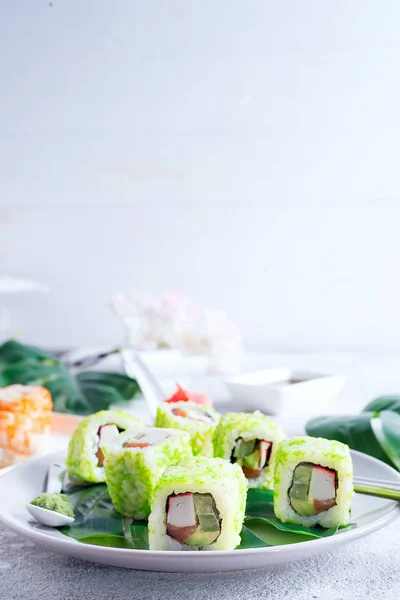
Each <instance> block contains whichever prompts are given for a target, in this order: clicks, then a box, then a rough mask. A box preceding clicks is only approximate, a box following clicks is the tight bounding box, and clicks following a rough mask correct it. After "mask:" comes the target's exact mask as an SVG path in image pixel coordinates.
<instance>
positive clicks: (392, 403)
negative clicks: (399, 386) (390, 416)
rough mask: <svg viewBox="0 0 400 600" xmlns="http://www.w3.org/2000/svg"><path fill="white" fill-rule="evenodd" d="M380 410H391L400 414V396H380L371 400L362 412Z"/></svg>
mask: <svg viewBox="0 0 400 600" xmlns="http://www.w3.org/2000/svg"><path fill="white" fill-rule="evenodd" d="M382 410H393V411H394V412H397V413H399V414H400V396H396V395H395V396H380V397H379V398H375V400H372V401H371V402H370V403H369V404H367V406H366V407H365V408H364V409H363V412H374V413H375V412H381V411H382Z"/></svg>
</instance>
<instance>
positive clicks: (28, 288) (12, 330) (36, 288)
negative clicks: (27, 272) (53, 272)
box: [0, 274, 49, 344]
mask: <svg viewBox="0 0 400 600" xmlns="http://www.w3.org/2000/svg"><path fill="white" fill-rule="evenodd" d="M48 291H49V286H48V285H47V284H45V283H42V282H39V281H33V280H31V279H23V278H21V277H12V276H11V275H1V274H0V344H1V343H3V342H5V341H6V340H8V339H9V338H11V337H13V336H14V335H18V324H17V323H13V320H12V313H11V309H10V308H9V307H10V306H11V304H12V302H11V301H10V300H9V301H8V306H7V307H6V306H2V305H1V303H2V298H3V295H5V294H21V293H24V292H48Z"/></svg>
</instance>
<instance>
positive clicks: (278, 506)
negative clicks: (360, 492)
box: [274, 437, 353, 528]
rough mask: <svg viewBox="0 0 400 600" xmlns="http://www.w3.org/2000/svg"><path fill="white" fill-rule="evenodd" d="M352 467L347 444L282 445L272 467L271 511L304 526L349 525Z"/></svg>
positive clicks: (305, 440)
mask: <svg viewBox="0 0 400 600" xmlns="http://www.w3.org/2000/svg"><path fill="white" fill-rule="evenodd" d="M352 496H353V464H352V460H351V456H350V451H349V448H348V446H346V444H342V443H341V442H335V441H331V440H326V439H324V438H313V437H302V438H293V439H292V440H286V441H284V442H282V443H281V444H280V445H279V447H278V452H277V456H276V466H275V487H274V511H275V514H276V516H277V517H278V519H280V520H281V521H283V522H288V523H298V524H300V525H303V526H305V527H313V526H314V525H321V526H322V527H327V528H329V527H336V526H337V525H342V524H345V523H348V521H349V515H350V503H351V498H352Z"/></svg>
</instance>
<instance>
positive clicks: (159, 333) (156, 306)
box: [111, 294, 242, 374]
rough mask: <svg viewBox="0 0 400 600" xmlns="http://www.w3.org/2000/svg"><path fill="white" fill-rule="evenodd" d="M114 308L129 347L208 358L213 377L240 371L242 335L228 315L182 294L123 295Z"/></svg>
mask: <svg viewBox="0 0 400 600" xmlns="http://www.w3.org/2000/svg"><path fill="white" fill-rule="evenodd" d="M111 306H112V308H113V310H114V312H115V313H116V315H117V316H118V317H119V318H120V319H121V321H122V324H123V327H124V331H125V344H127V345H128V346H129V347H131V348H135V349H137V350H150V351H151V350H159V351H169V350H172V351H174V350H181V351H182V352H184V353H186V354H188V355H194V356H196V355H197V356H198V355H206V356H207V357H208V360H209V365H208V370H209V372H210V373H213V374H230V373H237V372H238V371H240V359H241V342H242V336H241V333H240V331H239V329H238V327H237V326H236V325H235V324H234V323H232V322H231V321H230V320H229V318H228V316H227V315H226V314H225V313H224V312H222V311H218V310H206V309H203V308H202V307H200V306H198V305H197V304H196V302H195V301H194V300H193V299H191V298H188V297H186V296H182V295H179V294H169V295H166V296H154V295H150V294H146V295H143V294H139V295H135V294H134V295H129V296H128V295H125V294H120V295H119V296H116V297H115V298H114V299H113V300H112V303H111Z"/></svg>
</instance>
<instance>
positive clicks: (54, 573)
mask: <svg viewBox="0 0 400 600" xmlns="http://www.w3.org/2000/svg"><path fill="white" fill-rule="evenodd" d="M399 539H400V519H399V520H397V521H395V522H394V523H392V524H391V525H389V526H388V527H386V528H385V529H383V530H381V531H380V532H377V533H374V534H372V535H371V536H369V537H366V538H364V539H362V540H359V541H357V542H354V543H353V544H349V545H348V546H344V547H343V548H341V549H340V550H338V551H336V552H332V553H329V554H325V555H322V556H320V557H316V558H313V559H311V560H307V561H304V562H298V563H292V564H290V565H280V566H275V567H271V568H264V569H258V570H250V571H240V572H236V573H234V572H232V573H221V574H219V573H211V574H206V573H200V574H190V573H189V574H184V573H154V572H150V571H132V570H126V569H118V568H114V567H107V566H102V565H96V564H92V563H89V562H85V561H79V560H75V559H73V558H69V557H66V556H63V555H61V554H60V555H58V554H53V553H52V552H49V551H47V550H45V549H43V548H41V547H40V546H36V545H35V544H33V543H32V542H30V541H27V540H25V539H24V538H22V537H20V536H18V535H16V534H15V533H13V532H11V531H8V530H7V529H6V528H5V527H4V526H2V525H0V598H1V600H48V599H49V600H50V599H51V600H54V599H60V600H64V599H65V600H119V599H122V598H123V599H124V600H130V599H131V598H134V599H136V598H137V599H138V600H139V599H140V600H179V599H181V598H182V599H183V600H187V599H188V598H190V599H191V600H200V599H203V598H207V599H208V600H234V599H236V598H237V599H239V598H240V599H241V600H247V599H249V600H250V599H252V600H253V599H257V600H264V599H267V598H268V599H269V598H271V599H273V600H280V599H282V600H283V599H287V598H289V599H292V598H293V599H295V600H364V599H366V598H371V599H373V600H380V599H384V600H395V599H396V598H399V597H400V557H399Z"/></svg>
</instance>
